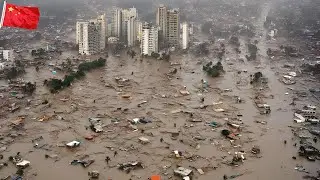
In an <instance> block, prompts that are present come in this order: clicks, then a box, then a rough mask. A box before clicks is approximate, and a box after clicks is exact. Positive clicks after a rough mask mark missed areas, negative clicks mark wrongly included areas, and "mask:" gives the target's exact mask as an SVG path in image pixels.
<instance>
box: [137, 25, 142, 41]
mask: <svg viewBox="0 0 320 180" xmlns="http://www.w3.org/2000/svg"><path fill="white" fill-rule="evenodd" d="M142 26H143V23H142V22H141V21H139V20H138V21H137V40H138V41H139V42H141V40H142Z"/></svg>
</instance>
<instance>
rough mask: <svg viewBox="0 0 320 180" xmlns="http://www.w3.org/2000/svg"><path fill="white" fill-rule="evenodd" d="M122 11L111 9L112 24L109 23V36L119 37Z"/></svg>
mask: <svg viewBox="0 0 320 180" xmlns="http://www.w3.org/2000/svg"><path fill="white" fill-rule="evenodd" d="M121 11H122V9H120V8H113V12H112V22H111V36H113V37H118V38H119V37H121V33H122V30H121V29H122V12H121Z"/></svg>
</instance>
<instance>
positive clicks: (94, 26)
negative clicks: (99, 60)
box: [76, 15, 106, 55]
mask: <svg viewBox="0 0 320 180" xmlns="http://www.w3.org/2000/svg"><path fill="white" fill-rule="evenodd" d="M76 33H77V34H76V43H77V44H78V45H79V53H80V54H82V55H92V54H96V53H99V52H100V51H101V50H104V49H105V45H106V19H105V15H102V16H98V18H97V19H92V20H89V21H81V22H77V25H76Z"/></svg>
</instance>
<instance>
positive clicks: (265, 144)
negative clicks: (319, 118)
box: [0, 6, 319, 180]
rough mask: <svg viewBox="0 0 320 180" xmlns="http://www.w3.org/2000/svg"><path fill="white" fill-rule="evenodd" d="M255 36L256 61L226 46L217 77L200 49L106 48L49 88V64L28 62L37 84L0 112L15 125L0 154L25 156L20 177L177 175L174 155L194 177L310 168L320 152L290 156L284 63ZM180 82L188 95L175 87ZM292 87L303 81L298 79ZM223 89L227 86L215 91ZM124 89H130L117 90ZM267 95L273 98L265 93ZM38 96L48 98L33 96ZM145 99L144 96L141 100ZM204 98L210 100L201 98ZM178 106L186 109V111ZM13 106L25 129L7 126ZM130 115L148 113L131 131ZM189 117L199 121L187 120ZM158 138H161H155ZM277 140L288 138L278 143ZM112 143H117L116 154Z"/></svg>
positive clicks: (286, 175) (292, 175) (252, 178)
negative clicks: (204, 87) (253, 79)
mask: <svg viewBox="0 0 320 180" xmlns="http://www.w3.org/2000/svg"><path fill="white" fill-rule="evenodd" d="M267 13H268V6H266V8H264V11H263V12H262V15H261V17H260V18H258V19H256V21H257V22H256V27H257V29H258V32H261V33H262V34H265V32H264V30H263V21H264V18H265V16H266V15H267ZM257 34H259V33H257ZM257 39H258V40H259V44H258V47H259V54H260V55H259V57H258V59H259V61H258V62H255V63H253V62H247V61H245V62H240V61H238V58H239V57H241V56H242V57H243V56H244V55H245V54H244V53H242V54H241V55H240V56H239V55H236V54H234V53H233V48H232V47H227V52H228V53H227V55H226V58H228V60H223V66H224V68H225V70H226V73H225V74H224V75H223V76H222V77H219V78H210V77H207V76H206V75H205V74H204V72H203V71H202V65H201V64H199V61H202V58H197V57H193V56H192V55H189V54H186V55H179V56H173V57H172V58H171V60H170V62H167V61H158V60H154V59H143V61H140V60H135V59H131V58H129V57H127V56H126V55H125V54H122V55H121V58H115V57H109V58H108V59H107V65H106V66H105V67H104V68H101V69H98V70H93V71H91V72H88V73H87V75H86V77H85V78H84V79H83V80H79V81H76V82H75V83H74V84H73V85H72V86H71V87H70V88H67V89H65V90H63V91H61V92H60V93H58V94H55V95H53V94H50V93H49V92H48V90H47V89H46V88H45V87H43V86H42V82H43V80H44V79H47V78H48V77H50V76H51V74H50V71H49V68H47V67H45V68H43V69H41V70H40V71H39V72H35V70H34V68H30V69H27V73H26V75H25V76H24V79H25V80H26V81H33V82H34V81H36V82H37V90H36V92H35V94H34V95H33V97H32V103H31V107H30V109H21V110H20V111H18V112H16V113H13V114H9V115H8V117H6V118H1V129H0V130H1V133H2V134H6V133H8V132H10V133H11V135H12V134H16V135H17V137H15V136H12V137H9V136H8V137H5V139H4V140H3V141H2V142H5V141H10V140H11V139H14V143H11V144H10V145H5V144H4V146H7V147H8V148H7V150H6V151H5V152H3V153H2V154H3V155H4V156H5V158H8V157H9V156H11V155H14V154H15V153H17V152H21V155H22V157H23V158H24V159H26V160H29V161H30V162H31V166H30V167H28V168H27V169H26V170H25V177H26V179H32V180H44V179H45V180H56V179H78V180H85V179H88V175H87V173H88V171H92V170H98V171H99V172H100V179H105V180H108V179H113V180H128V179H130V178H131V179H133V180H135V179H144V180H145V179H148V178H149V177H150V176H151V175H154V174H159V175H161V177H162V179H170V177H172V178H171V179H180V178H178V177H175V176H173V169H175V168H176V167H177V165H179V166H183V167H186V168H190V169H192V170H194V179H199V180H211V179H213V177H215V178H214V179H222V177H223V175H224V174H227V175H237V174H242V173H243V174H244V175H243V176H240V177H238V178H237V179H239V180H240V179H243V180H244V179H245V180H256V179H259V180H269V179H291V180H298V179H302V175H303V174H302V173H301V172H298V171H296V170H294V167H295V166H296V164H299V165H303V166H304V167H305V168H306V169H307V170H309V171H310V172H312V173H313V174H314V173H315V172H316V170H317V168H318V167H319V162H318V161H317V162H314V163H310V162H307V161H306V160H305V159H303V158H299V157H297V160H293V159H292V156H297V148H296V147H293V144H294V143H296V142H298V140H297V139H294V138H293V135H292V133H291V129H290V128H289V127H288V126H289V125H293V121H292V118H293V110H292V106H290V105H289V104H290V103H291V101H292V96H293V95H291V93H290V92H289V95H285V93H286V92H288V89H287V87H286V86H285V85H283V84H282V83H280V81H278V75H277V73H276V72H277V71H280V70H281V69H280V68H279V67H280V65H277V64H273V63H270V61H269V60H268V59H267V56H266V54H265V52H266V49H267V47H268V42H267V41H265V37H264V36H263V37H261V38H260V37H257ZM244 41H245V40H241V42H242V43H241V44H242V45H241V50H242V52H246V46H245V43H244ZM210 58H213V57H210ZM210 58H209V59H210ZM226 58H225V59H226ZM170 63H173V64H175V63H176V64H177V65H171V64H170ZM175 67H176V68H177V69H178V72H177V74H175V75H173V76H172V77H171V78H168V76H167V75H166V73H168V72H169V71H170V70H172V68H175ZM180 67H181V69H180ZM244 69H246V70H247V71H248V72H247V73H241V74H238V71H239V70H240V71H241V70H244ZM257 71H261V72H262V73H263V74H264V75H265V76H266V77H267V78H268V80H269V82H268V87H269V88H264V89H263V90H260V93H262V94H264V95H265V96H266V98H265V99H264V100H265V101H266V103H267V104H269V105H271V109H272V112H271V114H270V115H268V116H266V115H260V113H259V111H258V110H257V109H256V107H255V105H254V103H253V98H254V96H255V94H256V93H257V91H258V90H257V88H253V87H252V85H250V83H249V74H252V73H255V72H257ZM132 72H133V74H132ZM57 76H58V77H60V78H62V77H63V74H60V73H59V72H58V74H57ZM115 77H121V78H126V79H129V82H126V83H125V84H124V85H123V86H120V85H119V84H117V82H116V81H115ZM201 79H205V80H206V81H208V84H209V86H210V88H208V92H201V91H200V88H199V87H200V86H201ZM237 82H240V83H237ZM184 86H186V89H187V90H188V91H189V92H190V95H187V96H183V95H181V94H180V93H179V91H180V90H183V89H184ZM295 88H297V89H298V88H304V87H302V85H300V84H299V83H297V84H296V85H295ZM223 89H232V91H231V92H222V93H221V90H223ZM124 94H125V95H130V97H131V98H129V99H127V98H123V97H122V95H124ZM270 95H273V98H269V97H270ZM235 96H240V97H241V98H242V99H243V100H244V103H241V104H236V103H235V98H234V97H235ZM200 97H205V101H204V103H201V102H200ZM45 99H47V100H48V101H49V103H50V104H51V107H47V106H45V105H37V104H39V103H41V102H42V101H43V100H45ZM61 99H65V100H64V101H62V100H61ZM143 101H147V102H146V103H144V104H141V105H140V106H138V104H139V103H141V102H143ZM219 101H222V102H223V104H221V105H216V106H213V102H219ZM307 102H310V103H312V99H311V98H306V99H305V100H304V101H303V102H300V103H301V104H303V103H307ZM203 104H204V105H209V106H208V107H207V108H205V109H202V108H198V107H200V106H201V105H203ZM119 108H121V109H119ZM216 108H224V109H225V110H226V111H225V112H215V111H214V109H216ZM123 109H127V110H123ZM179 110H182V111H187V112H192V113H193V117H190V115H189V114H188V113H183V112H179ZM54 114H57V116H56V117H53V118H51V119H49V120H47V121H43V122H39V121H38V119H39V118H40V117H41V116H43V115H47V116H52V115H54ZM238 114H241V115H243V116H242V117H241V119H242V123H243V124H242V126H243V128H242V131H241V137H240V138H239V139H238V140H235V141H234V142H233V143H231V142H230V140H228V139H226V138H225V137H222V136H221V133H220V131H221V130H222V129H224V128H227V125H226V118H228V119H234V118H236V115H238ZM19 115H24V116H25V117H26V119H25V125H24V128H23V130H10V129H9V128H8V124H9V123H10V121H12V120H15V119H17V117H18V116H19ZM98 116H99V117H100V118H101V120H102V122H103V124H104V125H106V126H105V127H104V128H103V129H104V132H102V133H101V134H96V135H97V137H95V138H94V140H92V141H89V140H86V139H85V138H84V137H85V136H87V135H93V134H94V133H93V132H92V131H91V130H90V128H87V127H88V126H89V121H88V118H89V117H98ZM57 117H60V118H57ZM137 117H147V118H149V119H151V120H152V123H149V124H138V125H137V128H138V129H139V130H138V131H135V130H134V129H132V128H131V127H130V126H128V124H129V123H128V121H131V120H132V119H134V118H137ZM62 118H63V119H62ZM193 119H196V120H201V121H202V122H191V120H193ZM256 120H260V121H266V122H267V124H258V123H255V121H256ZM212 121H215V122H218V123H220V124H222V127H217V128H211V127H210V126H207V125H206V122H212ZM174 124H176V127H174ZM141 129H143V130H144V132H141ZM170 130H179V131H180V133H179V136H178V137H177V139H175V138H172V137H171V134H170V133H166V132H165V131H170ZM40 136H42V137H43V140H42V141H43V142H42V143H44V144H47V146H45V148H42V149H36V148H34V147H33V145H34V144H33V143H32V140H33V139H35V138H38V137H40ZM198 136H200V137H203V139H204V140H195V139H194V137H198ZM139 137H146V138H148V139H149V141H150V143H148V144H141V143H140V142H139V140H138V138H139ZM161 138H163V140H164V141H163V142H160V139H161ZM72 140H78V141H80V142H81V144H80V146H79V147H76V148H74V149H67V148H66V147H59V146H57V145H58V144H61V143H66V142H69V141H72ZM284 140H287V142H288V143H287V144H284V143H283V142H284ZM254 145H257V146H259V147H260V148H261V154H260V156H259V157H257V156H254V155H252V154H251V153H250V152H251V148H252V147H253V146H254ZM318 148H319V145H318ZM173 150H179V151H181V152H182V154H183V156H184V158H180V159H177V158H174V157H171V156H170V154H172V151H173ZM240 150H243V151H245V152H246V155H245V157H246V160H244V163H243V164H241V165H240V166H239V167H234V166H229V165H227V164H226V163H227V162H228V161H231V160H232V157H233V155H234V153H235V152H237V151H240ZM114 151H117V152H118V155H117V156H116V157H114ZM45 154H47V155H50V156H53V155H57V157H58V158H57V159H56V160H55V159H52V158H45ZM84 155H88V156H89V158H88V159H94V160H95V162H94V163H93V164H92V165H91V166H89V167H88V168H83V167H81V166H78V165H70V162H71V161H72V160H74V159H79V158H80V157H82V156H84ZM106 156H109V157H110V158H111V161H110V162H109V163H108V164H107V163H106V162H105V158H106ZM128 161H141V162H142V163H143V166H144V169H137V170H132V171H131V172H130V173H125V172H123V171H120V170H118V169H117V165H118V164H119V163H124V162H128ZM192 167H195V168H202V169H203V170H204V172H205V174H204V175H200V174H199V173H198V172H197V171H196V170H195V169H193V168H192ZM15 171H16V168H15V167H14V166H13V165H12V164H9V167H4V168H3V169H1V171H0V175H1V177H4V176H6V175H10V174H13V173H15Z"/></svg>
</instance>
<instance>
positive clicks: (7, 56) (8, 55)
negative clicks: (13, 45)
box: [2, 50, 14, 61]
mask: <svg viewBox="0 0 320 180" xmlns="http://www.w3.org/2000/svg"><path fill="white" fill-rule="evenodd" d="M2 57H3V59H4V60H6V61H14V55H13V50H2Z"/></svg>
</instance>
